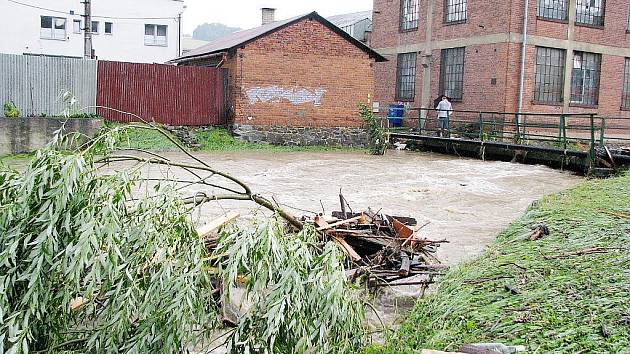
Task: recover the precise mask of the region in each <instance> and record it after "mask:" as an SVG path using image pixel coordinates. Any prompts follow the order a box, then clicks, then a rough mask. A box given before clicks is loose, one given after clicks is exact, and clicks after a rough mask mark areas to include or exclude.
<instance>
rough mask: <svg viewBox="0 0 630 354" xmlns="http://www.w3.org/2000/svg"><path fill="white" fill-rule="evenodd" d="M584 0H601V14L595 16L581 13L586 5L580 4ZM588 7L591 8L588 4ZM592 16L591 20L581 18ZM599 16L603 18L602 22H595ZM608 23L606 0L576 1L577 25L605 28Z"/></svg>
mask: <svg viewBox="0 0 630 354" xmlns="http://www.w3.org/2000/svg"><path fill="white" fill-rule="evenodd" d="M583 1H601V5H600V6H599V7H600V8H601V10H600V11H601V16H593V15H584V14H580V9H581V8H584V6H580V4H579V3H580V2H583ZM586 8H589V6H587V7H586ZM589 16H590V18H591V21H590V22H588V21H581V19H584V18H585V17H589ZM597 17H599V18H600V19H601V20H600V22H601V23H599V22H598V23H595V20H594V19H595V18H597ZM605 24H606V0H577V1H576V6H575V25H576V26H584V27H592V28H600V29H601V28H604V25H605Z"/></svg>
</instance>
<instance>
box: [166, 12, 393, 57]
mask: <svg viewBox="0 0 630 354" xmlns="http://www.w3.org/2000/svg"><path fill="white" fill-rule="evenodd" d="M304 19H312V20H316V21H319V22H320V23H322V24H323V25H324V26H326V27H328V28H330V29H331V30H332V31H334V32H335V33H337V34H338V35H340V36H342V37H343V38H345V39H346V40H347V41H349V42H351V43H352V44H354V45H355V46H357V47H359V48H360V49H361V50H363V51H364V52H366V53H368V54H369V55H370V57H372V58H374V59H375V60H376V61H377V62H382V61H387V59H385V57H383V56H382V55H380V54H379V53H377V52H376V51H375V50H373V49H372V48H370V47H368V46H367V45H365V44H363V43H361V42H360V41H358V40H357V39H355V38H353V37H352V36H351V35H349V34H348V33H346V32H344V31H343V30H342V29H340V28H339V27H337V26H336V25H334V24H333V23H331V22H330V21H328V20H327V19H325V18H323V17H322V16H320V15H319V14H318V13H317V12H311V13H309V14H306V15H301V16H296V17H292V18H289V19H286V20H283V21H277V22H272V23H269V24H266V25H263V26H260V27H256V28H252V29H247V30H243V31H238V32H234V33H231V34H228V35H226V36H224V37H221V38H219V39H217V40H215V41H212V42H210V43H208V44H206V45H204V46H202V47H200V48H197V49H194V50H191V51H190V52H188V53H186V54H185V55H183V56H181V57H179V58H176V59H173V60H171V61H170V62H171V63H181V62H185V61H190V60H193V59H195V58H197V57H202V56H207V55H211V54H216V53H221V52H226V51H229V50H231V49H234V48H237V47H240V46H243V45H246V44H248V43H250V42H253V41H255V40H257V39H259V38H261V37H264V36H266V35H268V34H271V33H273V32H276V31H279V30H281V29H283V28H285V27H288V26H290V25H292V24H294V23H297V22H299V21H302V20H304Z"/></svg>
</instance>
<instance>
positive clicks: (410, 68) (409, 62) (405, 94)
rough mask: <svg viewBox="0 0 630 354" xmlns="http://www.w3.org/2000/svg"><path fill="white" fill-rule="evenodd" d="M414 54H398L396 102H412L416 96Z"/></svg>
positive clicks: (415, 56)
mask: <svg viewBox="0 0 630 354" xmlns="http://www.w3.org/2000/svg"><path fill="white" fill-rule="evenodd" d="M416 58H417V55H416V53H402V54H398V63H397V70H396V72H397V75H396V100H398V101H413V100H414V97H415V95H416Z"/></svg>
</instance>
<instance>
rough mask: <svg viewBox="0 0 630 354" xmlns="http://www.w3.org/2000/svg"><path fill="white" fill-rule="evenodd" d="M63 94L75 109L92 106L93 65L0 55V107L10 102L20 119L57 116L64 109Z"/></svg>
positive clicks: (65, 105) (81, 60)
mask: <svg viewBox="0 0 630 354" xmlns="http://www.w3.org/2000/svg"><path fill="white" fill-rule="evenodd" d="M64 92H69V93H70V94H72V95H74V97H75V98H76V100H77V103H76V106H77V107H79V106H80V107H88V106H92V107H93V106H95V105H96V61H94V60H83V59H74V58H60V57H46V56H31V55H12V54H0V105H2V104H4V103H5V102H7V101H12V102H13V103H14V104H15V105H16V107H17V108H18V109H19V110H20V111H21V112H22V115H24V116H39V115H42V114H45V115H48V116H54V115H59V114H60V113H62V112H63V111H64V110H65V109H66V108H67V107H68V102H64V100H63V94H64ZM85 112H88V113H94V112H95V110H94V108H91V109H88V110H86V111H85ZM0 116H4V110H3V109H0Z"/></svg>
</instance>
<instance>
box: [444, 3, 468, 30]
mask: <svg viewBox="0 0 630 354" xmlns="http://www.w3.org/2000/svg"><path fill="white" fill-rule="evenodd" d="M449 3H451V4H449ZM453 3H454V4H453ZM458 5H459V6H462V5H463V8H464V10H463V11H457V12H450V11H449V9H451V8H456V7H457V6H458ZM462 13H463V17H464V18H459V19H454V20H449V15H451V14H462ZM467 21H468V0H444V16H443V18H442V22H443V23H444V24H446V25H457V24H460V23H466V22H467Z"/></svg>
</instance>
